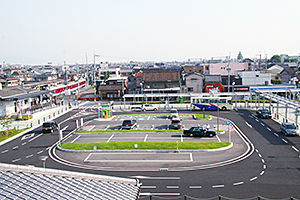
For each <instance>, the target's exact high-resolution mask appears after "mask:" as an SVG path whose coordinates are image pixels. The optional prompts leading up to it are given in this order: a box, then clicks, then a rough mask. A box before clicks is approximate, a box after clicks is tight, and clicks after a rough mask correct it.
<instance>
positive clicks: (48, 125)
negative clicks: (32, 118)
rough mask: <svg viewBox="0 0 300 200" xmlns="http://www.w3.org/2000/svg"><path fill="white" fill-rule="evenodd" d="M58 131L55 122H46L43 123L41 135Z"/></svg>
mask: <svg viewBox="0 0 300 200" xmlns="http://www.w3.org/2000/svg"><path fill="white" fill-rule="evenodd" d="M57 129H58V125H57V123H56V121H48V122H44V123H43V127H42V130H43V133H53V132H54V131H56V130H57Z"/></svg>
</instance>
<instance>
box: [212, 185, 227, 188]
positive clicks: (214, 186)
mask: <svg viewBox="0 0 300 200" xmlns="http://www.w3.org/2000/svg"><path fill="white" fill-rule="evenodd" d="M223 187H225V185H213V186H212V188H223Z"/></svg>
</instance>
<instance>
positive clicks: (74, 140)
mask: <svg viewBox="0 0 300 200" xmlns="http://www.w3.org/2000/svg"><path fill="white" fill-rule="evenodd" d="M80 137H81V135H78V137H76V138H75V139H74V140H72V141H71V143H74V142H75V141H76V140H77V139H78V138H80Z"/></svg>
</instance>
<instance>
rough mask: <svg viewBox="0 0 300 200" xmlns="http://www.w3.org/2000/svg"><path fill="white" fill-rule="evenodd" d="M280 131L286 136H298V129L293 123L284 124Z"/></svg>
mask: <svg viewBox="0 0 300 200" xmlns="http://www.w3.org/2000/svg"><path fill="white" fill-rule="evenodd" d="M280 131H281V132H282V133H284V135H298V130H297V127H296V126H295V124H293V123H287V122H284V123H282V124H281V126H280Z"/></svg>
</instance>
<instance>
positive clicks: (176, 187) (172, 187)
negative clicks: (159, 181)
mask: <svg viewBox="0 0 300 200" xmlns="http://www.w3.org/2000/svg"><path fill="white" fill-rule="evenodd" d="M178 188H179V186H177V185H174V186H173V185H167V189H178Z"/></svg>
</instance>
